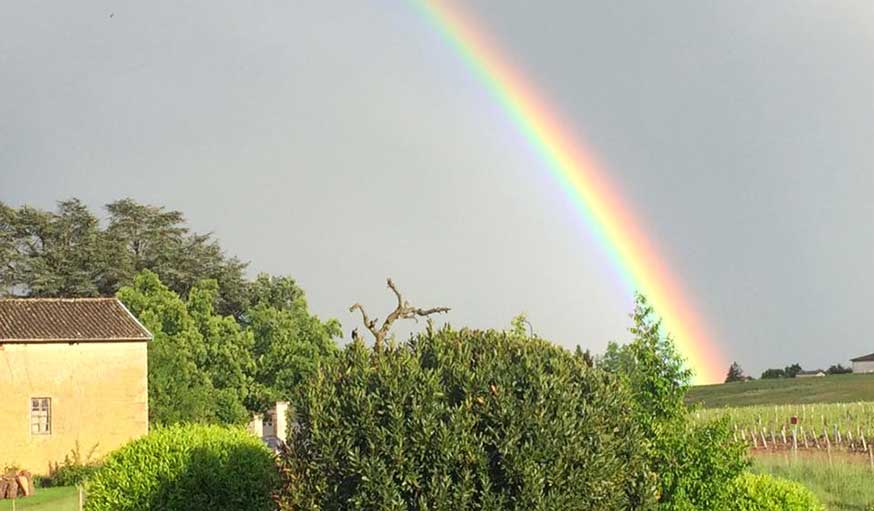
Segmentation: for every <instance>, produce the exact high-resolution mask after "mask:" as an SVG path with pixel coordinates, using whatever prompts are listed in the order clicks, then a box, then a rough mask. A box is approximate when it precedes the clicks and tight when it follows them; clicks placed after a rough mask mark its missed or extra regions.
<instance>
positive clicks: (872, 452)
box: [868, 444, 874, 472]
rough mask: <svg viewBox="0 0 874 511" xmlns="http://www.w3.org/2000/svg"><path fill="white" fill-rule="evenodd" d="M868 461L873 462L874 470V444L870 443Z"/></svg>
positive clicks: (872, 467) (873, 468)
mask: <svg viewBox="0 0 874 511" xmlns="http://www.w3.org/2000/svg"><path fill="white" fill-rule="evenodd" d="M868 462H869V463H870V464H871V471H872V472H874V446H872V445H871V444H868Z"/></svg>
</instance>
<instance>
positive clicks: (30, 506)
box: [0, 486, 79, 511]
mask: <svg viewBox="0 0 874 511" xmlns="http://www.w3.org/2000/svg"><path fill="white" fill-rule="evenodd" d="M78 504H79V493H78V491H77V490H76V488H75V487H73V486H62V487H60V488H37V489H36V494H35V495H33V496H32V497H25V498H23V499H18V500H16V501H15V509H16V511H76V509H77V506H78ZM11 509H12V501H11V500H0V511H9V510H11Z"/></svg>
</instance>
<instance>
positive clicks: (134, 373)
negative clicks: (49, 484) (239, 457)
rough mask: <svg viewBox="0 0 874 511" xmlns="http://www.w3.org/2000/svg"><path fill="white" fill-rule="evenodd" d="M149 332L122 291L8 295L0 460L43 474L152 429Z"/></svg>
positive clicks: (2, 336)
mask: <svg viewBox="0 0 874 511" xmlns="http://www.w3.org/2000/svg"><path fill="white" fill-rule="evenodd" d="M150 339H151V334H150V333H149V331H148V330H146V328H145V327H143V326H142V325H141V324H140V323H139V321H137V319H136V318H135V317H134V316H133V315H132V314H131V313H130V312H129V311H128V310H127V308H125V306H124V305H122V303H121V302H119V301H118V300H116V299H115V298H82V299H22V298H16V299H0V466H3V465H9V464H15V465H17V466H20V467H21V468H25V469H28V470H30V471H32V472H34V473H36V474H45V473H46V472H48V470H49V464H50V463H56V462H58V461H63V459H64V456H65V455H68V454H69V453H70V451H71V450H72V449H74V448H77V446H78V448H79V449H80V452H82V453H83V455H84V454H87V453H88V452H90V451H91V450H92V449H94V453H95V455H96V456H101V455H103V454H106V453H107V452H109V451H111V450H113V449H115V448H117V447H119V446H121V445H122V444H124V443H126V442H128V441H129V440H131V439H133V438H136V437H139V436H141V435H144V434H145V433H147V432H148V428H149V418H148V383H147V360H146V359H147V355H146V343H147V341H149V340H150ZM95 446H96V447H95Z"/></svg>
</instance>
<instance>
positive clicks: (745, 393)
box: [686, 374, 874, 408]
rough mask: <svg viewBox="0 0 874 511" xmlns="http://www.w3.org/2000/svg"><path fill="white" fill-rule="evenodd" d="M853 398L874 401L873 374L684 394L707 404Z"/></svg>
mask: <svg viewBox="0 0 874 511" xmlns="http://www.w3.org/2000/svg"><path fill="white" fill-rule="evenodd" d="M856 401H874V375H872V374H841V375H833V376H825V377H822V378H784V379H778V380H755V381H748V382H736V383H721V384H717V385H700V386H697V387H692V388H691V389H690V390H689V392H688V394H686V402H687V403H689V404H697V403H700V404H702V405H703V406H704V407H706V408H713V407H719V406H749V405H781V404H802V403H852V402H856Z"/></svg>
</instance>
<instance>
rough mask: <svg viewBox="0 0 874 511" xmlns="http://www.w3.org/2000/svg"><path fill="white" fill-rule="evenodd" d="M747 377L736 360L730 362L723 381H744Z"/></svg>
mask: <svg viewBox="0 0 874 511" xmlns="http://www.w3.org/2000/svg"><path fill="white" fill-rule="evenodd" d="M746 379H747V377H746V375H745V374H744V370H743V368H741V366H740V364H738V363H737V362H732V363H731V366H730V367H729V368H728V372H727V373H726V374H725V383H731V382H735V381H746Z"/></svg>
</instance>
